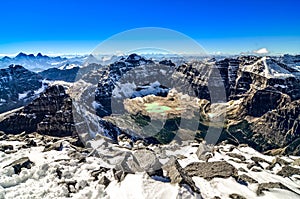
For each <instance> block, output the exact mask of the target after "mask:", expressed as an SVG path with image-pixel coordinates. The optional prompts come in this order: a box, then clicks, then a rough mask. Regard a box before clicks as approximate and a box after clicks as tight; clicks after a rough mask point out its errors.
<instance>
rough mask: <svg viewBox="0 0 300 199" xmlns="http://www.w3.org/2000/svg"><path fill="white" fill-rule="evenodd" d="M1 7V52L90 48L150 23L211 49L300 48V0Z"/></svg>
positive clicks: (52, 0) (15, 2)
mask: <svg viewBox="0 0 300 199" xmlns="http://www.w3.org/2000/svg"><path fill="white" fill-rule="evenodd" d="M0 7H1V11H0V19H1V31H0V54H13V53H18V52H20V51H23V52H27V53H37V52H42V53H48V54H49V53H53V54H56V53H63V54H76V53H77V54H81V53H89V52H91V51H92V50H93V49H94V48H95V47H96V46H97V45H98V44H99V43H100V42H101V41H103V40H105V39H107V38H109V37H110V36H112V35H114V34H117V33H119V32H122V31H125V30H128V29H133V28H139V27H149V26H150V27H163V28H169V29H173V30H176V31H179V32H182V33H184V34H186V35H188V36H190V37H191V38H193V39H195V40H196V41H198V42H199V43H200V44H201V45H202V46H203V47H204V48H205V50H206V51H208V52H209V53H216V52H222V53H240V52H251V51H253V50H257V49H260V48H267V49H268V50H269V51H270V52H271V53H293V54H294V53H298V54H300V10H299V9H300V1H298V0H283V1H278V0H272V1H271V0H248V1H246V0H245V1H244V0H190V1H189V0H184V1H179V0H172V1H169V0H151V1H150V0H144V1H141V0H140V1H137V0H134V1H131V0H129V1H126V0H122V1H117V0H105V1H102V0H98V1H96V0H94V1H92V0H84V1H81V0H65V1H64V0H39V1H32V0H27V1H25V0H9V1H1V3H0Z"/></svg>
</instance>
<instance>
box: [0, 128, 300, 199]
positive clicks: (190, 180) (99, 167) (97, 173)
mask: <svg viewBox="0 0 300 199" xmlns="http://www.w3.org/2000/svg"><path fill="white" fill-rule="evenodd" d="M1 138H2V140H0V146H1V147H2V148H3V147H4V148H5V146H9V147H8V148H9V150H11V148H13V149H14V150H15V151H14V152H12V153H6V150H4V151H3V150H0V168H1V169H0V198H177V197H179V198H282V197H285V198H286V197H289V198H299V195H300V191H299V187H300V181H299V176H300V174H299V171H300V169H299V166H297V160H298V159H299V157H296V156H289V157H284V156H281V157H279V156H268V155H264V154H261V153H259V152H257V151H255V150H254V149H252V148H250V147H248V146H246V145H240V146H233V145H229V144H224V143H221V144H220V145H217V146H210V147H208V148H209V150H203V148H206V149H207V147H206V146H203V144H202V143H200V144H199V143H197V142H187V143H185V144H182V145H179V144H177V143H176V142H171V143H170V144H167V145H145V144H141V143H138V144H136V143H133V147H132V148H126V147H122V146H119V145H118V144H116V143H112V142H109V140H104V138H101V137H97V140H94V141H93V140H91V141H90V142H89V145H88V146H86V147H82V146H80V145H78V144H76V142H75V139H74V138H71V137H63V138H54V137H49V136H41V135H38V134H21V135H6V137H3V136H2V137H1ZM139 145H141V148H139V147H138V146H139ZM1 147H0V148H1ZM93 148H94V150H93ZM199 148H202V149H201V150H199ZM95 149H96V150H95ZM199 151H201V153H200V152H199ZM197 154H201V156H200V157H198V156H197ZM206 154H210V158H208V159H204V160H203V159H202V156H203V155H204V156H205V155H206ZM126 155H128V157H129V158H127V159H126V158H125V157H126ZM120 161H121V162H120ZM249 165H251V167H250V166H249ZM129 168H130V171H129V170H128V169H129ZM151 169H152V170H151ZM223 174H224V175H223Z"/></svg>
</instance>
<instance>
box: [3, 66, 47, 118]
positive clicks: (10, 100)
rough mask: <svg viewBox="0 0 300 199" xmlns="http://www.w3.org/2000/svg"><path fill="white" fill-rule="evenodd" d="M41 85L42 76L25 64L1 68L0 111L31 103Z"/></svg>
mask: <svg viewBox="0 0 300 199" xmlns="http://www.w3.org/2000/svg"><path fill="white" fill-rule="evenodd" d="M41 87H42V77H41V76H40V75H38V74H36V73H34V72H31V71H29V70H27V69H25V68H24V67H23V66H19V65H10V66H9V67H8V68H6V69H0V113H3V112H6V111H9V110H12V109H14V108H18V107H21V106H23V105H25V104H26V103H29V102H30V101H32V100H33V99H34V97H36V96H35V93H34V91H36V90H38V89H40V88H41Z"/></svg>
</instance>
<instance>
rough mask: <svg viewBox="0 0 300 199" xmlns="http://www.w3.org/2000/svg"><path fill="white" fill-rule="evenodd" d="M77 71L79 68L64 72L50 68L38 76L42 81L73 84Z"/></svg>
mask: <svg viewBox="0 0 300 199" xmlns="http://www.w3.org/2000/svg"><path fill="white" fill-rule="evenodd" d="M78 70H79V67H74V68H71V69H65V70H60V69H58V68H50V69H47V70H44V71H42V72H40V73H38V74H39V75H41V76H42V77H43V79H47V80H61V81H66V82H74V81H75V80H76V76H77V72H78Z"/></svg>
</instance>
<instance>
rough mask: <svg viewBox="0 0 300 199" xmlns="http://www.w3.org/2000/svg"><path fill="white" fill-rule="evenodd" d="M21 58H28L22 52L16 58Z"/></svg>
mask: <svg viewBox="0 0 300 199" xmlns="http://www.w3.org/2000/svg"><path fill="white" fill-rule="evenodd" d="M21 57H27V55H26V54H25V53H23V52H20V53H19V54H18V55H17V56H16V58H21Z"/></svg>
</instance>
